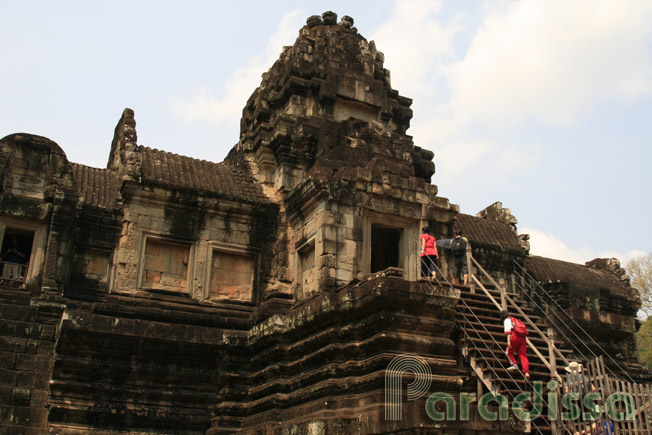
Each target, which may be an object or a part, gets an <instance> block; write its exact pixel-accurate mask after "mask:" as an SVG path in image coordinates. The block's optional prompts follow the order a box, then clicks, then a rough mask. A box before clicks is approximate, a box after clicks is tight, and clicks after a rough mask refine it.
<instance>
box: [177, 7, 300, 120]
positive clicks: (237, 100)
mask: <svg viewBox="0 0 652 435" xmlns="http://www.w3.org/2000/svg"><path fill="white" fill-rule="evenodd" d="M304 15H305V14H304V12H302V11H299V10H295V11H291V12H288V13H286V14H285V15H284V16H283V18H282V19H281V23H280V25H279V28H278V30H277V31H276V33H274V35H272V36H271V37H270V39H269V41H268V42H267V46H266V48H265V51H264V52H263V53H259V54H257V55H255V56H252V57H251V58H250V59H249V61H248V62H247V65H246V66H244V67H241V68H238V69H237V70H236V71H234V72H233V74H232V75H231V76H230V77H229V79H228V80H227V81H226V83H225V84H224V86H223V87H222V88H219V89H218V88H215V87H213V86H209V85H205V86H201V87H200V88H199V89H198V90H197V91H196V92H195V94H194V95H193V96H192V97H190V98H173V99H171V100H170V106H171V109H172V112H173V114H174V116H175V117H177V118H180V119H182V120H184V121H188V122H207V123H210V124H224V125H238V123H239V120H240V116H241V114H242V108H243V107H244V105H245V103H246V102H247V99H248V98H249V96H250V95H251V93H252V92H253V91H254V89H256V88H257V87H258V85H259V84H260V81H261V74H262V73H263V72H264V71H267V70H268V69H269V68H270V67H271V65H273V64H274V62H275V61H276V60H277V59H278V57H279V55H280V53H281V48H282V47H283V46H286V45H291V44H293V43H294V40H295V39H296V38H297V36H298V33H297V29H298V28H301V26H302V19H304Z"/></svg>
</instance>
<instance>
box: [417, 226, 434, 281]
mask: <svg viewBox="0 0 652 435" xmlns="http://www.w3.org/2000/svg"><path fill="white" fill-rule="evenodd" d="M421 231H422V234H421V237H419V239H420V240H421V276H422V277H423V278H434V277H435V273H436V272H435V271H436V270H437V266H436V265H437V246H436V242H437V241H436V240H435V236H433V235H432V234H430V228H428V227H423V228H422V229H421Z"/></svg>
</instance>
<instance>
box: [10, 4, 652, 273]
mask: <svg viewBox="0 0 652 435" xmlns="http://www.w3.org/2000/svg"><path fill="white" fill-rule="evenodd" d="M326 10H333V11H334V12H336V13H337V14H338V15H339V16H340V17H341V16H342V15H350V16H352V17H353V18H354V19H355V26H356V27H357V28H358V30H359V32H360V33H361V34H362V35H363V36H365V37H366V38H367V39H373V40H375V41H376V44H377V47H378V49H379V50H380V51H382V52H384V53H385V66H386V68H388V69H389V70H390V71H391V73H392V85H393V87H394V88H395V89H397V90H398V91H399V92H400V93H401V94H402V95H404V96H407V97H410V98H412V99H413V100H414V104H413V106H412V107H413V109H414V118H413V121H412V126H411V128H410V130H408V133H409V134H411V135H413V136H414V141H415V144H416V145H418V146H421V147H424V148H427V149H430V150H432V151H434V152H435V159H434V160H435V164H436V165H437V173H436V174H435V176H434V177H433V180H432V182H433V184H436V185H438V186H439V192H440V195H441V196H444V197H447V198H449V199H450V200H451V202H453V203H456V204H460V206H461V209H462V211H463V212H465V213H470V214H475V213H476V212H478V211H479V210H481V209H482V208H484V207H485V206H487V205H489V204H491V203H493V202H495V201H502V203H503V205H504V206H505V207H508V208H510V209H511V210H512V212H513V214H514V215H515V216H516V217H517V218H518V219H519V225H518V228H519V231H520V232H526V233H530V234H531V235H532V252H533V253H535V254H540V255H545V256H550V257H554V258H560V259H566V260H570V261H576V262H584V261H588V260H591V259H593V258H594V257H597V256H617V257H618V258H620V259H621V260H627V259H628V258H630V257H631V256H632V255H635V254H637V253H638V254H640V253H644V252H650V251H652V246H651V245H652V243H651V241H652V229H650V225H649V222H650V221H652V205H651V204H650V194H649V190H650V187H651V186H652V177H651V175H650V170H649V166H650V161H651V160H652V151H651V150H650V139H651V138H652V122H650V114H652V59H651V57H652V2H649V1H645V0H641V1H637V0H626V1H620V0H613V1H601V0H582V1H573V0H568V1H566V0H564V1H561V0H546V1H534V0H518V1H509V0H497V1H485V2H483V1H471V0H469V1H406V0H403V1H400V2H395V1H389V0H386V1H373V2H372V1H368V2H363V1H356V2H351V1H347V2H344V1H328V2H325V1H301V2H297V1H276V2H262V1H261V2H252V1H239V2H233V1H224V2H220V1H199V0H189V1H185V2H179V1H174V2H173V1H139V0H132V1H123V0H112V1H110V2H109V1H104V2H99V1H94V2H89V1H81V0H76V1H72V0H68V1H65V0H63V1H57V2H51V1H35V0H24V1H21V2H16V1H7V0H0V15H2V16H3V18H4V20H3V25H2V26H0V53H2V63H1V64H0V78H1V79H2V80H0V101H1V103H0V137H4V136H5V135H8V134H11V133H15V132H26V133H33V134H39V135H42V136H46V137H48V138H50V139H52V140H54V141H55V142H57V143H58V144H59V145H60V146H61V147H62V148H63V150H64V151H65V152H66V154H67V156H68V158H69V160H71V161H74V162H78V163H84V164H87V165H91V166H97V167H103V166H105V165H106V161H107V158H108V152H109V148H110V144H111V138H112V136H113V129H114V128H115V124H116V123H117V121H118V119H119V117H120V114H121V113H122V110H123V109H124V108H125V107H130V108H132V109H134V110H135V112H136V120H137V123H138V125H137V131H138V138H139V143H140V144H142V145H147V146H150V147H154V148H159V149H164V150H167V151H171V152H176V153H180V154H184V155H189V156H192V157H196V158H202V159H207V160H213V161H221V160H222V159H223V158H224V157H225V155H226V153H227V152H228V150H229V149H230V148H231V147H232V146H233V145H234V144H235V143H236V142H237V140H238V132H239V118H240V114H241V110H242V107H243V106H244V104H245V102H246V100H247V98H248V96H249V95H250V94H251V92H253V90H254V89H255V87H256V86H257V85H258V84H259V82H260V75H261V74H262V73H263V72H264V71H265V70H267V68H269V67H270V66H271V64H272V63H273V62H274V60H275V59H276V58H277V57H278V54H279V53H280V51H281V48H282V46H283V45H290V44H292V43H293V42H294V39H295V38H296V36H297V34H298V30H299V28H300V27H301V26H302V25H303V24H304V23H305V19H306V18H307V17H308V16H310V15H314V14H321V13H322V12H324V11H326Z"/></svg>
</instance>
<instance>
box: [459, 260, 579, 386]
mask: <svg viewBox="0 0 652 435" xmlns="http://www.w3.org/2000/svg"><path fill="white" fill-rule="evenodd" d="M469 258H470V259H471V261H472V263H473V265H474V266H476V267H477V268H478V270H479V271H480V272H482V273H483V274H484V276H485V277H486V278H487V279H489V281H490V282H491V283H492V284H493V285H494V286H495V287H496V288H497V289H499V291H500V296H501V300H504V301H505V302H506V303H507V304H509V305H510V307H511V308H514V309H515V310H516V311H517V312H518V313H519V314H520V315H521V317H522V318H523V319H524V320H525V321H526V322H527V323H528V324H529V325H530V326H531V327H532V329H533V330H534V332H536V333H537V334H538V335H539V337H540V338H542V339H543V341H544V342H545V343H546V344H547V345H548V348H549V349H552V351H553V352H554V354H555V356H558V357H559V358H560V359H561V360H562V361H563V362H564V364H566V365H568V364H569V361H568V359H567V358H566V357H565V356H564V354H562V353H561V351H560V350H559V349H557V346H555V343H554V341H553V340H550V339H549V338H548V337H547V335H546V334H544V333H543V332H542V331H541V330H540V329H539V327H538V326H536V324H535V323H534V322H533V321H532V319H530V317H529V316H528V315H527V314H525V312H524V311H523V310H522V309H521V308H520V307H519V306H518V304H516V302H514V300H513V299H512V298H511V297H510V296H509V295H508V294H507V293H506V292H505V288H504V286H501V285H500V284H498V283H497V282H496V280H494V279H493V277H492V276H491V275H489V273H488V272H487V271H486V270H485V269H484V268H483V267H482V266H481V265H480V263H478V261H477V260H476V259H475V258H473V256H469ZM469 269H470V268H469ZM469 276H470V278H471V280H473V282H475V284H477V286H478V287H479V288H480V289H481V290H482V291H483V292H484V293H485V295H487V296H488V297H489V300H491V302H493V304H494V305H495V306H496V307H497V308H498V309H499V310H503V309H504V307H503V305H502V304H501V303H499V302H498V301H496V299H495V298H494V297H493V296H492V295H491V293H490V292H489V290H487V288H486V287H485V286H484V285H483V284H482V283H481V282H480V280H479V279H478V277H477V276H476V275H475V274H473V273H471V270H469ZM526 340H527V344H528V347H529V348H530V349H532V351H533V352H534V353H535V354H536V355H537V356H538V357H539V359H541V361H542V362H543V364H544V365H545V366H546V367H547V368H548V370H550V372H551V375H552V376H555V377H556V378H557V379H558V380H560V381H561V376H559V374H558V373H556V371H555V370H553V368H554V366H555V364H551V362H550V361H549V360H548V359H547V358H546V357H544V356H543V355H542V354H541V352H540V351H539V349H537V347H536V346H535V345H534V344H533V343H532V341H531V340H530V339H529V338H526Z"/></svg>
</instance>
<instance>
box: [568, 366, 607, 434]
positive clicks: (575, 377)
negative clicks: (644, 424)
mask: <svg viewBox="0 0 652 435" xmlns="http://www.w3.org/2000/svg"><path fill="white" fill-rule="evenodd" d="M564 370H566V379H565V385H564V393H576V394H578V399H579V400H578V405H579V407H580V408H581V410H582V413H581V415H582V417H583V420H584V421H585V424H586V425H587V426H586V427H585V428H584V429H583V430H581V431H578V432H575V433H574V435H586V434H597V433H598V426H599V425H598V422H596V421H592V422H591V421H590V420H592V418H591V414H594V415H599V414H601V413H602V409H601V408H600V405H598V404H597V403H595V402H591V403H593V408H589V409H587V408H586V406H587V404H586V403H585V402H584V395H585V394H587V393H589V392H592V393H595V392H596V391H597V389H596V388H595V385H594V384H593V382H591V380H590V379H589V378H588V377H585V376H584V372H583V366H582V364H580V363H578V362H577V361H571V362H569V363H568V366H566V367H565V368H564ZM612 431H613V426H611V423H610V422H606V421H605V422H604V433H605V434H611V433H612Z"/></svg>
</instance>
